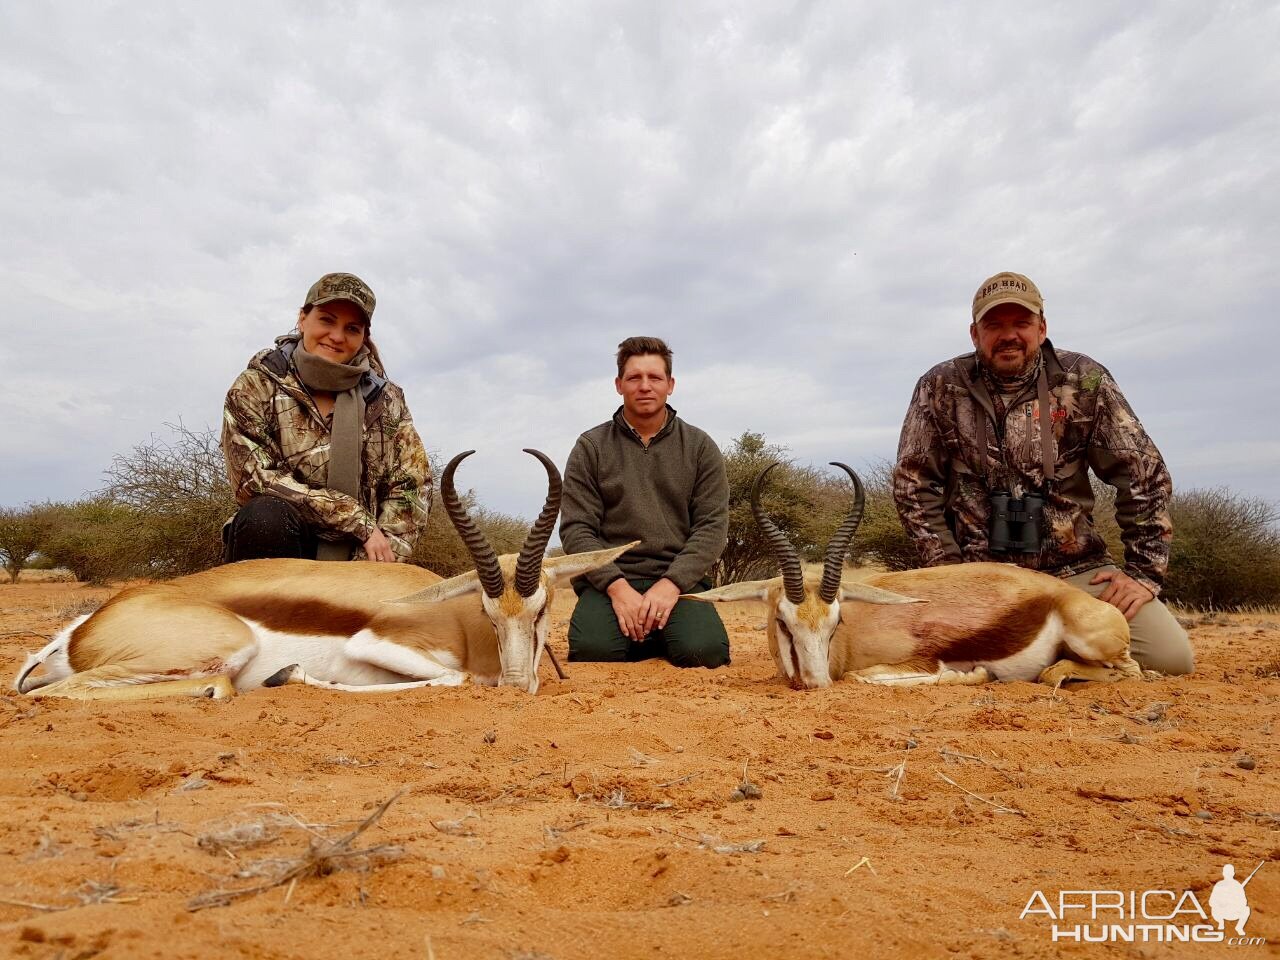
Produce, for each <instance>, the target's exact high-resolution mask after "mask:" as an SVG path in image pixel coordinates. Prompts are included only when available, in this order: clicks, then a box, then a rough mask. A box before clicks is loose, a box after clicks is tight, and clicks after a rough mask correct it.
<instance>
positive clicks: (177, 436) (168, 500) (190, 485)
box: [103, 423, 237, 577]
mask: <svg viewBox="0 0 1280 960" xmlns="http://www.w3.org/2000/svg"><path fill="white" fill-rule="evenodd" d="M166 426H168V427H169V429H170V430H172V431H173V432H174V437H173V439H172V440H162V439H159V438H157V437H154V436H153V437H152V438H151V440H149V441H148V442H146V443H141V444H138V445H137V446H136V447H134V448H133V450H132V451H130V452H129V453H127V454H124V455H120V456H117V457H115V458H113V459H112V461H111V466H110V467H109V468H108V469H107V486H106V489H105V491H104V494H103V495H104V496H105V497H106V498H108V499H109V500H111V501H113V502H115V503H118V504H122V505H124V506H126V507H129V508H130V509H132V510H133V511H134V513H135V515H136V516H137V518H138V528H137V532H136V536H135V539H134V542H133V544H132V545H131V547H130V551H129V552H130V554H131V558H132V560H133V562H134V564H135V566H136V567H137V568H138V569H140V570H144V571H146V573H148V574H149V575H150V576H156V577H176V576H181V575H182V574H184V573H194V572H195V571H197V570H205V569H207V568H209V567H212V566H215V565H217V564H219V563H221V562H222V525H223V523H224V522H225V521H226V520H227V518H229V517H231V516H232V515H233V514H234V513H235V512H236V509H237V504H236V501H235V495H234V493H233V492H232V490H231V484H230V482H229V481H228V480H227V468H226V463H225V461H224V460H223V457H222V447H221V445H220V443H219V438H218V436H217V435H216V434H215V433H214V432H213V430H211V429H205V430H199V431H197V430H191V429H190V428H188V427H186V426H185V425H183V424H181V423H179V424H177V425H176V426H175V425H173V424H166Z"/></svg>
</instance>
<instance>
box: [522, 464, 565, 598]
mask: <svg viewBox="0 0 1280 960" xmlns="http://www.w3.org/2000/svg"><path fill="white" fill-rule="evenodd" d="M524 452H525V453H528V454H531V455H532V456H535V457H537V458H538V459H539V460H541V461H542V465H543V466H544V467H545V468H546V470H547V502H546V503H545V504H544V505H543V507H542V512H541V513H540V514H538V519H537V520H535V521H534V522H533V526H532V527H530V528H529V535H528V536H527V537H525V538H524V546H523V547H521V548H520V557H519V559H517V560H516V593H518V594H520V596H522V597H531V596H533V595H534V593H536V592H537V590H538V584H539V582H541V580H542V555H543V554H544V553H546V551H547V541H549V540H550V539H551V531H552V530H554V529H555V525H556V517H558V516H559V515H560V494H561V492H562V487H561V484H560V471H559V470H557V469H556V465H555V464H554V463H552V462H551V458H550V457H548V456H547V455H546V454H545V453H543V452H542V451H541V450H532V449H530V448H528V447H525V450H524Z"/></svg>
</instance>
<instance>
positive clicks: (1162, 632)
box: [893, 272, 1193, 674]
mask: <svg viewBox="0 0 1280 960" xmlns="http://www.w3.org/2000/svg"><path fill="white" fill-rule="evenodd" d="M972 317H973V320H972V322H971V323H970V325H969V337H970V339H971V340H972V341H973V348H974V350H973V353H967V354H964V355H963V356H959V357H955V358H954V359H952V360H947V361H944V362H943V363H940V364H938V365H937V366H935V367H934V368H933V369H932V370H930V371H929V372H928V373H926V374H925V375H924V376H923V377H921V378H920V381H919V382H918V383H917V384H916V390H915V394H914V395H913V396H912V398H911V406H910V407H909V408H908V409H907V417H906V420H905V421H904V422H903V425H902V437H901V440H900V441H899V444H898V463H897V466H896V467H895V468H894V472H893V496H894V500H895V501H896V502H897V507H898V515H899V516H900V517H901V518H902V524H903V526H904V527H905V528H906V530H907V533H908V534H909V535H910V537H911V539H912V540H914V541H915V544H916V547H917V549H918V550H919V552H920V559H921V560H922V561H923V563H924V565H925V566H936V565H938V564H944V563H960V562H963V561H967V560H1004V561H1006V562H1009V563H1016V564H1018V565H1019V566H1023V567H1030V568H1031V569H1033V570H1042V571H1044V572H1045V573H1050V574H1053V575H1055V576H1058V577H1061V578H1062V579H1064V580H1067V581H1068V582H1070V583H1072V584H1075V585H1076V586H1077V587H1079V588H1080V589H1082V590H1086V591H1088V592H1089V593H1091V594H1093V595H1094V596H1095V597H1098V598H1099V599H1101V600H1105V601H1106V602H1107V603H1109V604H1111V605H1112V606H1114V607H1116V608H1117V609H1118V610H1119V611H1120V612H1121V613H1123V614H1124V615H1125V619H1126V620H1128V621H1129V633H1130V636H1131V638H1132V639H1131V642H1130V652H1131V654H1132V656H1133V659H1135V660H1137V661H1138V663H1140V664H1142V666H1143V667H1146V668H1148V669H1151V670H1158V671H1160V672H1161V673H1168V674H1181V673H1190V672H1191V670H1192V667H1193V658H1192V652H1191V641H1190V640H1189V639H1188V638H1187V632H1186V631H1185V630H1183V629H1182V627H1181V626H1180V625H1179V623H1178V621H1177V620H1176V619H1174V617H1173V614H1171V613H1170V612H1169V610H1168V608H1166V607H1165V606H1164V604H1162V603H1161V602H1160V601H1159V600H1158V599H1156V597H1157V596H1158V595H1159V593H1160V587H1161V585H1162V583H1163V581H1164V574H1165V570H1166V569H1167V568H1168V564H1169V543H1170V540H1171V538H1172V536H1173V524H1172V522H1171V520H1170V516H1169V500H1170V497H1171V496H1172V493H1173V485H1172V481H1171V480H1170V479H1169V471H1168V470H1167V469H1166V468H1165V464H1164V459H1163V458H1162V457H1161V456H1160V451H1159V450H1157V449H1156V445H1155V444H1154V443H1152V442H1151V438H1150V437H1149V436H1147V433H1146V431H1145V430H1143V428H1142V424H1141V423H1140V422H1139V421H1138V418H1137V416H1136V415H1135V414H1134V412H1133V410H1132V408H1130V406H1129V404H1128V402H1127V401H1126V400H1125V398H1124V395H1123V394H1121V392H1120V388H1119V387H1118V386H1116V383H1115V381H1114V380H1113V379H1112V378H1111V374H1110V373H1109V372H1108V371H1107V368H1106V367H1104V366H1102V364H1100V363H1098V362H1097V361H1095V360H1092V359H1090V358H1089V357H1086V356H1085V355H1084V354H1082V353H1073V352H1071V351H1069V350H1057V349H1055V348H1054V346H1053V344H1052V343H1050V342H1049V340H1048V339H1047V333H1048V328H1047V326H1046V324H1045V316H1044V301H1043V299H1042V298H1041V296H1040V291H1039V289H1038V288H1037V287H1036V285H1035V284H1034V283H1032V282H1031V281H1030V280H1029V279H1027V278H1026V277H1025V276H1023V275H1022V274H1020V273H1008V272H1005V273H997V274H996V275H995V276H994V277H990V278H988V279H987V280H985V281H984V282H983V284H982V286H980V287H979V288H978V292H977V293H975V294H974V295H973V311H972ZM1090 470H1092V471H1093V472H1094V473H1095V474H1097V476H1098V478H1099V479H1100V480H1102V482H1103V483H1107V484H1110V485H1111V486H1113V487H1115V488H1116V522H1117V523H1118V524H1119V526H1120V538H1121V539H1122V540H1123V541H1124V567H1123V569H1122V568H1120V567H1118V566H1116V565H1115V563H1113V562H1112V558H1111V556H1110V554H1109V553H1108V552H1107V545H1106V543H1105V542H1104V541H1103V539H1102V537H1101V536H1100V535H1099V534H1098V532H1097V530H1096V529H1095V527H1094V522H1093V487H1092V486H1091V484H1090V482H1089V471H1090Z"/></svg>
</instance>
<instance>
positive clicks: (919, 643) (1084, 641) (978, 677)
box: [686, 463, 1141, 689]
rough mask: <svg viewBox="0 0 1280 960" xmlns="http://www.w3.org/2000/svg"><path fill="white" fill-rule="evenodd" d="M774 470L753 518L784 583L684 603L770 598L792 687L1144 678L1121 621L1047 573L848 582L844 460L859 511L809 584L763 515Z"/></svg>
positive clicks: (925, 574)
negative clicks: (850, 681)
mask: <svg viewBox="0 0 1280 960" xmlns="http://www.w3.org/2000/svg"><path fill="white" fill-rule="evenodd" d="M775 466H777V464H776V463H775V464H772V465H770V466H769V467H768V468H767V469H765V470H764V471H762V472H761V473H760V475H759V476H757V477H756V479H755V483H754V484H753V485H752V488H751V510H752V513H753V514H754V515H755V518H756V523H758V524H759V526H760V529H761V530H762V531H763V532H764V534H765V536H766V537H768V539H769V542H770V543H771V544H772V546H773V550H774V553H775V555H776V556H777V558H778V565H779V566H780V567H781V568H782V576H781V577H777V578H775V579H773V580H757V581H753V582H750V583H733V584H729V585H727V586H724V587H719V588H717V589H715V590H708V591H707V592H706V593H698V594H688V595H686V596H687V598H688V599H691V600H700V601H706V602H714V603H728V602H730V601H734V600H765V601H767V602H768V604H769V620H768V633H769V650H770V652H771V653H772V654H773V658H774V660H775V661H776V662H777V665H778V675H779V676H781V677H785V678H786V679H787V680H789V681H790V682H791V685H792V686H794V687H797V688H809V689H812V688H814V687H826V686H830V685H831V682H832V681H833V680H839V679H841V678H843V677H845V676H852V677H853V678H855V679H857V680H862V681H865V682H868V683H886V684H900V685H909V684H921V683H964V684H973V683H984V682H986V681H987V680H991V679H996V680H1035V679H1039V680H1041V681H1043V682H1045V683H1059V682H1061V681H1063V680H1069V679H1079V680H1101V681H1106V682H1111V681H1115V680H1121V679H1124V678H1126V677H1138V676H1141V670H1140V668H1139V667H1138V664H1137V663H1135V662H1134V661H1133V660H1132V659H1130V657H1129V624H1128V622H1127V621H1126V620H1125V618H1124V615H1123V614H1122V613H1120V611H1119V610H1117V609H1116V608H1115V607H1113V606H1111V605H1110V604H1108V603H1104V602H1103V601H1101V600H1097V599H1095V598H1093V597H1091V596H1090V595H1089V594H1087V593H1085V592H1084V591H1083V590H1079V589H1077V588H1076V587H1073V586H1071V585H1070V584H1068V583H1065V582H1063V581H1062V580H1059V579H1057V578H1056V577H1051V576H1049V575H1048V574H1044V573H1038V572H1036V571H1034V570H1027V569H1025V568H1023V567H1016V566H1013V565H1012V564H1006V563H965V564H956V565H953V566H944V567H930V568H927V569H923V570H908V571H903V572H901V573H882V574H877V575H875V576H871V577H868V578H866V580H865V581H863V582H860V583H855V582H849V581H842V579H841V576H842V572H843V569H844V558H845V554H846V553H847V552H848V550H849V545H850V543H852V542H853V535H854V533H855V532H856V531H857V529H858V524H859V523H860V522H861V520H862V511H863V506H864V504H865V502H866V495H865V493H864V491H863V487H862V481H861V480H859V479H858V475H857V474H856V473H854V472H853V470H851V469H850V468H849V467H847V466H845V465H844V464H842V463H833V464H832V466H835V467H839V468H840V469H842V470H844V471H845V472H846V473H847V474H849V476H850V478H851V479H852V480H853V485H854V490H855V498H854V505H853V509H852V510H851V511H850V512H849V515H848V516H847V517H846V518H845V520H844V522H843V523H842V524H841V526H840V528H839V529H838V530H837V531H836V533H835V535H834V536H832V538H831V541H830V543H829V544H828V545H827V552H826V557H825V562H824V564H823V570H822V578H821V581H818V580H817V578H816V577H814V578H812V579H806V578H805V577H804V576H803V573H802V570H801V566H800V559H799V557H798V556H797V554H796V549H795V547H794V546H793V545H792V544H791V543H790V542H789V541H788V540H787V538H786V535H785V534H783V533H782V531H780V530H779V529H778V528H777V526H776V525H775V524H774V523H773V522H772V521H771V520H770V519H769V518H768V517H767V516H765V514H764V511H763V510H762V509H761V507H760V487H761V484H762V483H763V482H764V479H765V477H766V476H767V475H768V473H769V471H770V470H772V469H773V467H775Z"/></svg>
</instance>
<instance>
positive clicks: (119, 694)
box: [27, 668, 236, 702]
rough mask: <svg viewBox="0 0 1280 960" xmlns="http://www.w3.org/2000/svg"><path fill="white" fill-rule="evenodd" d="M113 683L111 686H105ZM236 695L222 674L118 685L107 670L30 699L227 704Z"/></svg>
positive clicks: (55, 686) (89, 672)
mask: <svg viewBox="0 0 1280 960" xmlns="http://www.w3.org/2000/svg"><path fill="white" fill-rule="evenodd" d="M112 680H115V681H116V683H115V684H114V685H111V686H107V685H104V684H105V683H107V682H109V681H112ZM235 695H236V689H235V687H234V686H233V685H232V683H231V680H230V679H229V678H228V677H227V676H226V675H224V674H218V675H217V676H212V677H186V678H184V679H182V680H157V681H155V682H152V683H120V682H119V676H118V674H117V673H116V672H115V671H112V670H111V669H110V668H98V669H96V670H86V671H84V672H83V673H76V674H73V675H72V676H70V677H67V678H66V679H65V680H58V681H56V682H55V683H51V684H49V685H48V686H46V687H41V688H40V689H38V690H33V691H31V693H29V694H27V696H30V697H66V698H67V699H69V700H114V701H117V702H118V701H123V700H161V699H164V698H166V697H204V698H206V699H209V700H230V699H231V698H232V697H234V696H235Z"/></svg>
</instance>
